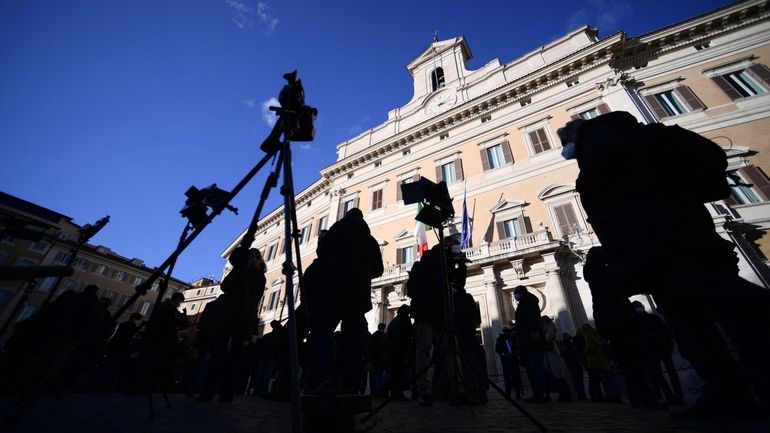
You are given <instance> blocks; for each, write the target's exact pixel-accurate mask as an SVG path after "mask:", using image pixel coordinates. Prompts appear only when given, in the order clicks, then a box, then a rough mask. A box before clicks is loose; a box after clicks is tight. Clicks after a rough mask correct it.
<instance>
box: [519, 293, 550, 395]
mask: <svg viewBox="0 0 770 433" xmlns="http://www.w3.org/2000/svg"><path fill="white" fill-rule="evenodd" d="M513 297H514V299H516V302H518V306H517V307H516V316H515V318H516V330H517V331H518V339H519V348H520V349H521V356H522V358H523V360H524V366H525V367H526V369H527V378H529V383H530V386H531V387H532V396H531V397H529V398H527V399H525V400H524V401H526V402H527V403H545V401H546V399H545V370H544V365H543V362H544V355H543V342H544V336H543V327H542V325H541V323H540V301H539V300H538V299H537V296H535V295H533V294H532V293H529V290H527V288H526V287H524V286H516V287H514V288H513Z"/></svg>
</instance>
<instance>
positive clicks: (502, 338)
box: [495, 327, 521, 400]
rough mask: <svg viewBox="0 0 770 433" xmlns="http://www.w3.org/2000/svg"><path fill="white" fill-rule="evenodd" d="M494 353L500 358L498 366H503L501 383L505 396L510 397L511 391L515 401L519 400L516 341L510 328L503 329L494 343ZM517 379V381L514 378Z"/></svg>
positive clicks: (519, 379) (519, 388) (519, 382)
mask: <svg viewBox="0 0 770 433" xmlns="http://www.w3.org/2000/svg"><path fill="white" fill-rule="evenodd" d="M495 352H496V353H497V354H498V355H499V356H500V364H501V365H502V366H503V381H504V382H505V395H506V396H508V397H511V391H512V390H515V391H516V399H517V400H519V399H521V374H520V373H519V357H518V353H517V350H516V341H514V339H513V336H512V335H511V328H508V327H505V328H503V332H501V333H500V335H498V336H497V340H496V341H495ZM517 377H518V381H517V380H516V378H517Z"/></svg>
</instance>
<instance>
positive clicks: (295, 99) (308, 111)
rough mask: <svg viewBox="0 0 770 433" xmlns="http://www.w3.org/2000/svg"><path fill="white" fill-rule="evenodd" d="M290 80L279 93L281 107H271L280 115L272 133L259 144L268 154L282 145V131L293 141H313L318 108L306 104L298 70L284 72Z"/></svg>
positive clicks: (285, 76)
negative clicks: (298, 77)
mask: <svg viewBox="0 0 770 433" xmlns="http://www.w3.org/2000/svg"><path fill="white" fill-rule="evenodd" d="M283 78H284V79H285V80H286V81H287V82H288V84H286V85H285V86H283V89H281V93H280V94H279V95H278V102H279V103H280V104H281V106H280V107H270V111H275V113H276V114H277V115H278V116H280V118H279V119H278V121H277V122H276V123H275V125H274V126H273V130H272V131H271V132H270V135H269V136H268V137H267V139H265V141H264V142H262V145H261V146H259V148H260V149H262V150H263V151H264V152H265V153H267V154H273V153H275V152H277V151H278V149H279V148H280V146H281V142H280V137H281V133H283V135H284V136H285V137H286V139H288V140H291V141H313V138H315V126H314V125H313V122H314V121H315V118H316V116H317V115H318V110H316V109H315V108H313V107H310V106H308V105H306V104H305V89H304V88H303V87H302V80H298V79H297V71H293V72H289V73H288V74H284V76H283Z"/></svg>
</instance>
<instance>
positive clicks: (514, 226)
mask: <svg viewBox="0 0 770 433" xmlns="http://www.w3.org/2000/svg"><path fill="white" fill-rule="evenodd" d="M503 228H504V230H505V237H506V239H509V238H513V237H519V236H521V229H520V227H519V219H518V218H513V219H509V220H507V221H503Z"/></svg>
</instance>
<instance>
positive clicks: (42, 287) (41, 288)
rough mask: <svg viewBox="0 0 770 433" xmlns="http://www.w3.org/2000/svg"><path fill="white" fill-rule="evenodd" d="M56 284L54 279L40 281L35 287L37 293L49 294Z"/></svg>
mask: <svg viewBox="0 0 770 433" xmlns="http://www.w3.org/2000/svg"><path fill="white" fill-rule="evenodd" d="M55 283H56V277H48V278H44V279H42V280H41V281H40V282H39V283H38V285H37V291H38V292H42V293H51V289H52V288H53V285H54V284H55Z"/></svg>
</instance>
